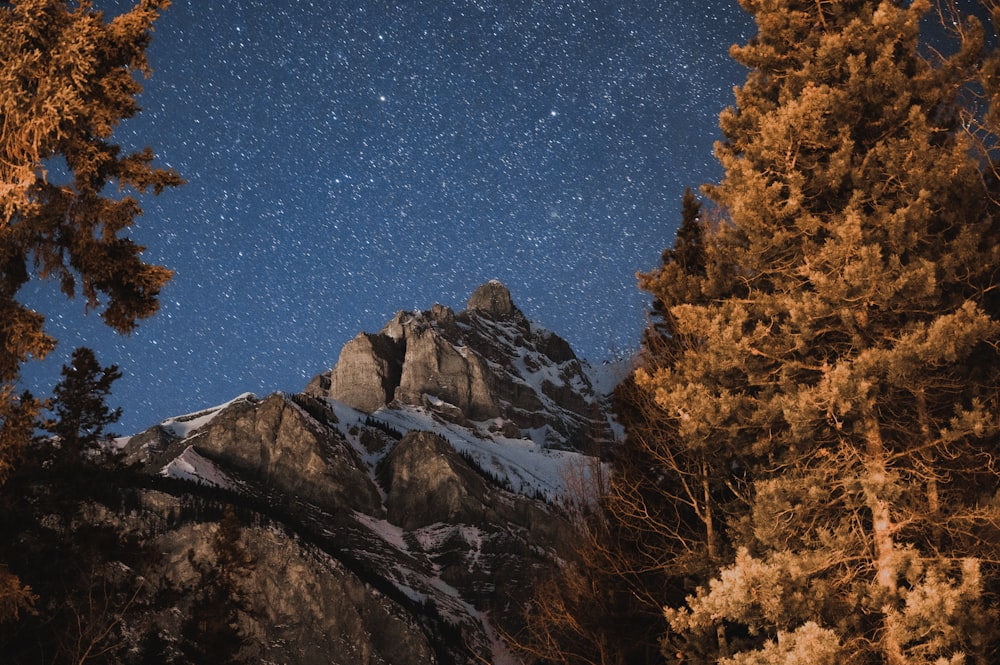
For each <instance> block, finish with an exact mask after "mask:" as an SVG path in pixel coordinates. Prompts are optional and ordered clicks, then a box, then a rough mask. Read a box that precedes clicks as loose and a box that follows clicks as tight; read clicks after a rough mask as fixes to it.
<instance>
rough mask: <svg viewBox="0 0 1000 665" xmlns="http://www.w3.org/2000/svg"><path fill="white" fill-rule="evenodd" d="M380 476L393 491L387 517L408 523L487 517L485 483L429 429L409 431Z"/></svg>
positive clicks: (400, 523)
mask: <svg viewBox="0 0 1000 665" xmlns="http://www.w3.org/2000/svg"><path fill="white" fill-rule="evenodd" d="M380 477H381V479H382V483H383V485H384V486H385V488H386V490H387V492H388V495H387V497H386V500H385V504H386V519H388V520H389V522H391V523H393V524H396V525H397V526H400V527H402V528H404V529H407V530H413V529H419V528H420V527H425V526H429V525H431V524H434V523H437V522H444V523H450V524H456V523H465V524H476V523H480V522H482V521H483V518H484V512H485V510H484V509H485V505H486V496H485V495H486V486H485V483H484V482H483V480H482V479H481V478H480V477H479V476H477V475H476V474H475V472H473V471H472V470H471V469H470V468H469V466H468V464H466V463H465V462H464V461H463V460H462V459H461V458H460V457H459V456H458V454H457V453H456V452H455V451H454V449H453V448H452V447H451V446H449V445H448V443H447V442H446V441H445V440H443V439H442V438H440V437H438V436H435V435H434V434H432V433H430V432H413V433H411V434H407V435H406V436H405V437H404V438H403V440H402V441H400V442H399V443H398V444H396V446H395V447H394V448H393V450H392V452H391V453H389V456H388V457H387V458H386V460H385V462H384V467H383V468H382V473H381V474H380Z"/></svg>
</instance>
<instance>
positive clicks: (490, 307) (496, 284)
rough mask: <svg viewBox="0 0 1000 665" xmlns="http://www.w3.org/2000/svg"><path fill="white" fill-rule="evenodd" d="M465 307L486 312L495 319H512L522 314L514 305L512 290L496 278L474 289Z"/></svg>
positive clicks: (469, 309) (468, 309)
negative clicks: (511, 295)
mask: <svg viewBox="0 0 1000 665" xmlns="http://www.w3.org/2000/svg"><path fill="white" fill-rule="evenodd" d="M465 308H466V310H467V311H477V312H486V313H487V314H489V315H491V316H492V317H493V318H495V319H511V318H515V317H516V316H517V315H519V314H521V311H520V310H519V309H518V308H517V307H515V306H514V301H513V299H512V298H511V297H510V291H509V290H508V289H507V287H506V286H504V285H503V284H502V283H501V282H500V281H499V280H496V279H491V280H490V281H488V282H486V283H485V284H483V285H482V286H480V287H479V288H478V289H476V290H475V291H473V293H472V295H471V296H469V301H468V302H467V303H466V305H465Z"/></svg>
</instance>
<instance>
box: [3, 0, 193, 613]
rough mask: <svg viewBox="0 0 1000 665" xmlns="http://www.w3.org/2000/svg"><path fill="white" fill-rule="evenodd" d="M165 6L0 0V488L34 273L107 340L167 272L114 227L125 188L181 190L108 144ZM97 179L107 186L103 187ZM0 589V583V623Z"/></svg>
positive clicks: (148, 307) (171, 175)
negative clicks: (96, 319)
mask: <svg viewBox="0 0 1000 665" xmlns="http://www.w3.org/2000/svg"><path fill="white" fill-rule="evenodd" d="M168 5H169V0H140V1H139V2H138V3H137V4H136V6H135V7H134V8H133V9H132V10H131V11H129V12H127V13H124V14H121V15H119V16H117V17H115V18H114V19H112V20H110V21H105V19H104V16H103V14H102V13H101V12H99V11H95V10H94V9H93V7H92V6H91V3H89V2H79V3H70V2H68V1H67V0H14V1H13V2H4V3H0V482H2V481H3V480H4V479H5V478H6V476H7V474H8V473H9V471H10V468H11V465H12V464H13V462H14V460H15V458H16V456H17V455H18V453H19V451H20V450H21V448H22V447H23V446H24V444H25V443H26V442H27V441H29V440H30V438H31V434H32V428H33V425H32V423H33V422H34V420H35V418H36V416H37V414H38V411H39V406H40V405H39V403H38V401H37V400H35V399H34V398H33V397H32V396H31V395H29V394H27V393H20V394H19V391H18V390H17V389H16V382H17V379H18V376H19V374H20V368H21V365H22V364H23V363H24V362H26V361H27V360H28V358H29V357H34V358H42V357H44V356H45V355H46V354H47V353H48V352H49V351H51V350H52V348H53V347H54V345H55V340H54V339H53V338H52V337H50V336H49V335H47V334H46V333H45V332H44V330H43V324H44V322H45V317H44V315H43V314H41V313H40V312H37V311H35V310H33V309H31V308H29V307H27V306H25V305H23V304H22V303H21V302H19V301H18V300H17V295H18V292H19V291H20V289H21V288H22V287H23V286H24V285H25V284H26V283H28V282H29V281H30V280H31V279H34V278H54V279H56V280H58V282H59V285H60V288H61V290H62V292H63V293H64V294H66V296H67V297H73V296H74V295H75V294H76V293H77V292H79V293H80V294H82V295H83V297H84V299H85V301H86V306H87V308H88V309H90V308H103V312H102V314H101V316H102V317H103V319H104V321H105V322H106V323H107V324H108V325H109V326H111V327H112V328H114V329H115V330H117V331H120V332H128V331H131V330H133V329H134V328H135V326H136V321H138V320H140V319H144V318H146V317H149V316H151V315H152V314H154V313H155V312H156V310H157V308H158V300H157V296H158V294H159V291H160V289H161V288H162V287H163V285H164V284H165V283H166V282H167V281H168V280H169V279H170V276H171V272H170V271H169V270H167V269H166V268H164V267H162V266H157V265H151V264H148V263H145V262H144V261H143V260H142V252H143V250H144V248H143V247H142V246H140V245H137V244H136V243H135V242H133V241H132V240H131V239H130V238H128V237H127V236H125V235H123V232H124V231H126V230H127V229H128V227H129V226H131V225H132V223H133V220H134V218H135V217H136V215H138V214H140V212H141V209H140V207H139V204H138V201H137V199H136V198H135V196H134V194H141V193H146V192H149V191H152V192H153V193H160V192H161V191H163V189H164V188H166V187H172V186H175V185H179V184H181V182H182V180H181V179H180V177H179V176H178V175H177V174H176V173H175V172H174V171H172V170H166V169H159V168H155V167H153V166H152V161H153V153H152V151H151V150H150V149H148V148H147V149H145V150H144V151H141V152H137V153H133V154H123V153H122V151H121V149H120V147H119V146H118V145H116V144H115V143H113V142H112V140H111V138H112V134H113V133H114V130H115V128H116V127H117V126H118V124H119V123H120V122H121V121H122V120H125V119H127V118H130V117H132V116H134V115H135V114H136V113H137V112H138V110H139V106H138V104H137V103H136V96H137V95H138V94H139V93H140V92H141V91H142V86H141V84H140V83H139V81H138V80H136V78H135V74H136V73H137V72H138V73H142V74H144V75H148V74H149V73H150V71H151V70H150V68H149V65H148V63H147V61H146V56H145V52H146V48H147V46H148V45H149V40H150V31H151V29H152V25H153V22H154V21H155V19H156V18H157V16H158V15H159V13H160V11H161V10H163V9H165V8H166V7H167V6H168ZM109 185H110V186H109ZM7 588H8V586H7V585H3V586H2V587H0V620H3V618H4V617H5V616H10V612H3V611H2V610H3V608H4V607H5V606H6V605H5V602H4V596H5V593H6V591H5V589H7Z"/></svg>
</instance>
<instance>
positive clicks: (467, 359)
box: [306, 280, 611, 451]
mask: <svg viewBox="0 0 1000 665" xmlns="http://www.w3.org/2000/svg"><path fill="white" fill-rule="evenodd" d="M587 369H588V366H586V365H585V363H583V362H581V361H580V360H579V359H578V358H577V357H576V354H574V353H573V349H572V348H570V345H569V344H568V343H567V342H566V341H565V340H564V339H563V338H561V337H559V336H558V335H556V334H555V333H553V332H551V331H549V330H546V329H544V328H542V327H540V326H538V325H537V324H534V323H532V322H531V321H529V320H528V319H527V318H525V316H524V315H523V314H522V313H521V311H520V310H519V309H518V308H517V307H516V306H515V305H514V302H513V300H512V299H511V295H510V291H508V290H507V287H505V286H504V285H503V284H501V283H500V282H498V281H496V280H493V281H490V282H487V283H486V284H484V285H482V286H480V287H479V288H478V289H476V291H475V292H474V293H473V294H472V296H471V297H470V298H469V301H468V304H467V305H466V309H465V310H464V311H462V312H459V313H458V314H456V313H454V312H453V311H452V310H451V309H450V308H448V307H444V306H442V305H434V306H433V307H432V308H431V309H430V310H427V311H419V312H406V311H400V312H397V313H396V315H395V316H394V317H393V318H392V319H391V320H390V321H389V322H388V323H387V324H386V325H385V326H384V327H383V328H382V330H381V331H379V332H378V333H375V334H370V333H360V334H359V335H358V336H357V337H355V338H354V339H353V340H351V341H350V342H348V343H347V344H346V345H345V346H344V348H343V350H342V351H341V353H340V359H339V360H338V361H337V364H336V365H335V366H334V367H333V369H332V370H331V371H330V372H329V373H326V374H323V375H320V376H319V377H317V378H316V379H314V380H313V381H312V382H311V383H310V385H309V386H308V388H307V389H306V392H307V393H309V394H310V395H313V396H316V397H321V398H332V399H335V400H337V401H340V402H343V403H345V404H348V405H350V406H352V407H354V408H356V409H359V410H361V411H365V412H368V413H371V412H374V411H376V410H378V409H381V408H384V407H388V406H391V405H394V404H395V405H411V406H420V407H423V408H426V409H428V410H430V411H432V412H434V413H435V414H436V415H438V416H439V417H441V418H443V419H445V420H448V421H450V422H454V423H457V424H460V425H468V426H470V427H474V428H477V429H487V430H489V431H497V428H499V430H500V431H503V432H504V434H505V435H507V436H510V437H512V438H520V437H521V436H524V437H527V438H530V439H531V440H533V441H534V442H536V443H538V444H541V445H545V446H547V447H556V448H565V449H572V450H580V451H586V450H593V448H592V446H594V445H600V444H601V443H606V442H607V441H609V440H610V439H611V432H610V430H609V428H608V425H607V421H606V418H605V416H604V414H603V410H602V408H601V405H600V399H599V398H600V396H599V395H597V394H596V393H595V390H594V387H593V385H592V384H591V381H590V378H589V377H588V374H587ZM588 446H589V448H588Z"/></svg>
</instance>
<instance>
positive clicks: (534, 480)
mask: <svg viewBox="0 0 1000 665" xmlns="http://www.w3.org/2000/svg"><path fill="white" fill-rule="evenodd" d="M327 402H328V404H330V406H331V407H332V408H333V410H334V412H335V413H336V414H337V418H338V420H340V427H341V430H342V433H343V434H344V435H345V436H347V437H348V439H349V440H350V439H351V438H352V437H350V436H349V434H348V433H349V431H350V429H351V427H352V426H355V425H363V424H364V423H365V422H366V421H367V420H368V419H369V418H371V419H372V420H375V421H377V422H379V423H382V424H383V425H386V426H387V427H389V428H392V429H394V430H397V431H399V432H401V433H405V432H408V431H426V432H433V433H434V434H438V435H440V436H441V437H443V438H444V439H445V440H446V441H448V443H449V444H451V446H452V447H453V448H454V449H455V451H456V452H458V453H460V454H463V455H465V456H466V457H467V458H468V459H470V460H471V461H472V462H473V463H474V464H476V465H477V466H478V467H479V468H480V469H481V470H482V471H484V472H486V473H487V474H489V475H492V476H493V477H494V478H496V480H497V482H498V483H499V484H500V485H501V486H505V487H507V488H509V489H510V490H511V491H512V492H515V493H517V494H523V495H525V496H533V497H542V498H544V499H545V500H546V501H556V502H558V501H561V500H563V499H565V498H566V497H567V496H568V495H569V493H570V490H571V488H570V486H569V485H570V483H571V480H570V479H571V478H573V477H574V474H576V473H577V472H578V471H579V469H582V468H587V467H589V466H590V465H591V464H592V463H593V461H594V458H592V457H589V456H587V455H584V454H582V453H578V452H572V451H566V450H554V449H551V448H547V447H545V446H543V445H542V444H540V443H537V442H536V441H534V440H532V439H511V438H508V437H505V436H502V435H500V434H498V433H496V432H491V431H489V427H490V425H491V424H493V423H492V421H486V422H481V423H474V424H473V425H474V428H467V427H462V426H461V425H456V424H454V423H449V422H443V421H441V420H440V419H438V418H436V417H435V416H434V415H433V414H432V413H431V412H430V411H428V410H427V409H424V408H422V407H417V406H409V405H396V406H393V407H391V408H384V409H379V410H378V411H376V412H375V413H372V414H371V415H369V414H366V413H364V412H362V411H358V410H356V409H353V408H351V407H350V406H347V405H346V404H343V403H341V402H337V401H336V400H332V399H328V400H327ZM538 438H539V439H541V440H544V435H542V436H539V437H538ZM359 452H362V453H363V455H364V457H365V458H366V462H368V463H369V464H370V465H374V463H376V462H377V459H378V457H379V456H378V455H373V454H372V453H370V452H367V451H359Z"/></svg>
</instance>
